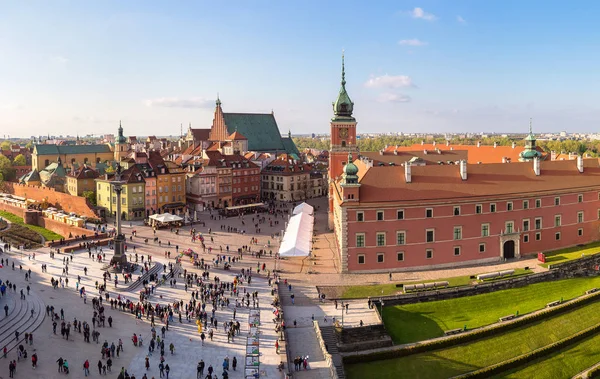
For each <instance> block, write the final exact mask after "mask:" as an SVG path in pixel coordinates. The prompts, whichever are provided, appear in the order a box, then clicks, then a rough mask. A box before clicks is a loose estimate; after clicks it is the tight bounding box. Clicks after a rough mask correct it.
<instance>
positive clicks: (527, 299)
mask: <svg viewBox="0 0 600 379" xmlns="http://www.w3.org/2000/svg"><path fill="white" fill-rule="evenodd" d="M594 287H600V276H596V277H589V278H574V279H565V280H559V281H553V282H544V283H536V284H531V285H529V286H526V287H520V288H513V289H509V290H503V291H496V292H491V293H487V294H483V295H475V296H465V297H460V298H456V299H450V300H441V301H432V302H426V303H416V304H408V305H402V306H393V307H384V308H383V322H384V323H385V326H386V329H387V331H388V333H389V334H390V336H391V337H392V339H393V340H394V343H396V344H402V343H409V342H416V341H422V340H426V339H430V338H435V337H441V336H443V335H444V331H445V330H450V329H457V328H462V327H464V326H465V325H466V326H467V328H469V329H473V328H477V327H480V326H484V325H489V324H492V323H495V322H498V319H499V318H500V317H502V316H507V315H509V314H513V313H515V312H517V311H519V314H521V315H522V314H525V313H530V312H533V311H536V310H538V309H542V308H544V307H545V306H546V304H548V303H549V302H551V301H555V300H560V299H561V298H563V299H564V300H569V299H573V298H575V297H578V296H581V295H583V294H584V293H585V291H587V290H588V289H590V288H594Z"/></svg>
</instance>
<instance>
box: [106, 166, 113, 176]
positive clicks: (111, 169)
mask: <svg viewBox="0 0 600 379" xmlns="http://www.w3.org/2000/svg"><path fill="white" fill-rule="evenodd" d="M104 172H106V173H107V174H112V173H113V172H115V169H114V168H113V166H108V167H107V168H106V170H104Z"/></svg>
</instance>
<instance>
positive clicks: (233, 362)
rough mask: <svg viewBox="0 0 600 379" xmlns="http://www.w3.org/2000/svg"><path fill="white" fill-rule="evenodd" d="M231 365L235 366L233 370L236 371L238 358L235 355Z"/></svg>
mask: <svg viewBox="0 0 600 379" xmlns="http://www.w3.org/2000/svg"><path fill="white" fill-rule="evenodd" d="M231 367H232V368H233V371H235V368H236V367H237V358H236V357H233V360H232V361H231Z"/></svg>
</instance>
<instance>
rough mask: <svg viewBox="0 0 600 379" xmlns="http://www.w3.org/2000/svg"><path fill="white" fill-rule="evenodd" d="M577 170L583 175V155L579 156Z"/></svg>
mask: <svg viewBox="0 0 600 379" xmlns="http://www.w3.org/2000/svg"><path fill="white" fill-rule="evenodd" d="M577 170H579V172H581V173H583V156H582V155H578V156H577Z"/></svg>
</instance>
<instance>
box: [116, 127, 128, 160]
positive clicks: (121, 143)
mask: <svg viewBox="0 0 600 379" xmlns="http://www.w3.org/2000/svg"><path fill="white" fill-rule="evenodd" d="M114 153H115V161H117V162H120V161H121V158H122V157H125V156H126V155H127V154H128V153H129V144H128V143H127V139H126V138H125V136H124V135H123V126H121V121H119V133H118V134H117V138H115V152H114Z"/></svg>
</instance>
